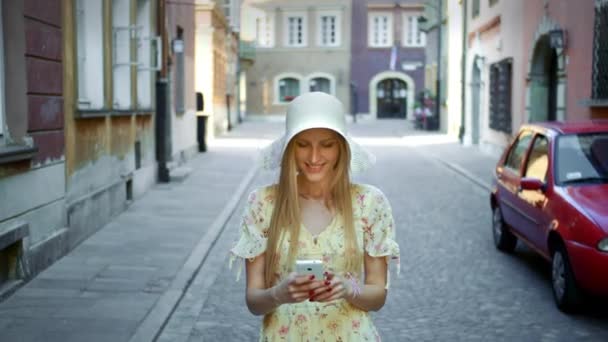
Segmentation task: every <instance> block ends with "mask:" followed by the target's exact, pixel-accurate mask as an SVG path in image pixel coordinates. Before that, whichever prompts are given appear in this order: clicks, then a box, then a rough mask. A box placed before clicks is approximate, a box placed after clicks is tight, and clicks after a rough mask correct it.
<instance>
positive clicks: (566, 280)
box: [551, 244, 581, 313]
mask: <svg viewBox="0 0 608 342" xmlns="http://www.w3.org/2000/svg"><path fill="white" fill-rule="evenodd" d="M551 283H552V285H553V286H552V287H551V288H552V289H553V298H554V299H555V303H556V304H557V307H558V308H559V309H560V310H562V311H563V312H566V313H571V312H574V311H576V309H577V308H578V307H579V306H580V302H581V295H580V291H579V289H578V286H577V285H576V279H574V273H573V272H572V267H571V266H570V260H569V259H568V253H567V252H566V248H565V247H564V246H563V245H561V244H560V245H558V246H557V248H556V249H555V251H554V252H553V258H552V261H551Z"/></svg>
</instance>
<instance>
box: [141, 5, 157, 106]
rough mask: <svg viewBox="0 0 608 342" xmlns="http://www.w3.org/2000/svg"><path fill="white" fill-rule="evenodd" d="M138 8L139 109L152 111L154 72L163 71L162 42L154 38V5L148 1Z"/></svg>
mask: <svg viewBox="0 0 608 342" xmlns="http://www.w3.org/2000/svg"><path fill="white" fill-rule="evenodd" d="M139 4H140V1H138V6H137V26H138V28H139V30H138V31H137V33H138V35H137V43H136V46H137V80H136V82H137V107H138V108H140V109H152V108H153V107H154V105H153V104H152V100H153V96H152V94H153V93H154V82H153V80H154V72H156V71H159V70H160V69H161V58H162V57H161V52H162V47H161V42H162V40H161V39H160V37H158V36H153V34H154V27H153V25H152V4H151V0H146V1H145V4H144V5H143V6H141V7H140V6H139Z"/></svg>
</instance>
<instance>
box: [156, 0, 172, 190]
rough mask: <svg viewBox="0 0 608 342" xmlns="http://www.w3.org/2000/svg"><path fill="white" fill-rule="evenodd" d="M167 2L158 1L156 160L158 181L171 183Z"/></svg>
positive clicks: (164, 0)
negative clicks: (168, 129) (168, 120)
mask: <svg viewBox="0 0 608 342" xmlns="http://www.w3.org/2000/svg"><path fill="white" fill-rule="evenodd" d="M165 12H166V0H158V11H157V17H156V29H157V32H158V34H159V35H160V36H161V41H162V44H161V46H162V49H163V50H162V54H161V55H162V57H161V62H160V63H161V69H160V71H157V72H156V116H155V135H156V139H155V140H156V160H157V162H158V181H159V182H160V183H169V169H168V168H167V160H168V158H167V151H168V148H167V139H168V137H170V135H169V134H167V132H166V131H167V127H168V125H167V113H168V112H169V108H168V101H167V100H168V94H167V91H168V88H169V87H168V82H169V81H168V79H167V55H168V54H167V49H168V48H167V30H166V27H165Z"/></svg>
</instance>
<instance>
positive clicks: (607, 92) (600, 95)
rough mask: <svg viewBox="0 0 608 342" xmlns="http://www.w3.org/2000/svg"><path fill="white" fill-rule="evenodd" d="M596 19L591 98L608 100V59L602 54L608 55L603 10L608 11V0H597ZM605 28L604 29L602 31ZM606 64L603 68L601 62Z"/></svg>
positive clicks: (606, 30) (607, 29)
mask: <svg viewBox="0 0 608 342" xmlns="http://www.w3.org/2000/svg"><path fill="white" fill-rule="evenodd" d="M594 11H595V19H594V25H593V52H592V55H593V60H592V66H591V99H592V100H595V101H608V85H607V84H606V82H607V81H608V76H607V75H606V71H608V65H607V63H608V61H606V58H605V57H604V56H602V55H608V41H607V39H608V28H606V25H608V20H606V22H602V18H603V17H604V16H603V15H602V11H606V12H608V1H596V5H595V9H594ZM607 14H608V13H607ZM602 29H603V31H601V30H602ZM602 63H603V64H604V67H603V69H604V70H601V64H602Z"/></svg>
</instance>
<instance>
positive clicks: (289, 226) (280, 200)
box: [264, 133, 363, 288]
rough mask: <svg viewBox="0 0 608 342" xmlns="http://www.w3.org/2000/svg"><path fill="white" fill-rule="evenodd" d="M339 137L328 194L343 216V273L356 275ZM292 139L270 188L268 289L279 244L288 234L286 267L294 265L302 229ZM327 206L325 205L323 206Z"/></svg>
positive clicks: (358, 264) (346, 157) (357, 254)
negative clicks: (276, 180)
mask: <svg viewBox="0 0 608 342" xmlns="http://www.w3.org/2000/svg"><path fill="white" fill-rule="evenodd" d="M336 136H337V137H339V138H338V148H339V155H338V161H337V163H336V166H335V167H334V169H333V175H332V176H333V179H332V181H331V183H330V191H329V193H330V195H331V198H332V199H333V208H334V209H335V210H336V214H337V215H341V216H342V222H343V224H344V239H345V247H346V248H345V251H344V253H345V255H348V256H349V257H347V258H346V271H347V272H351V273H353V274H358V273H359V272H360V271H361V268H362V261H363V253H362V252H361V251H360V250H359V248H358V243H357V235H356V233H355V226H354V218H353V205H352V195H351V183H350V175H349V165H350V151H349V149H348V145H347V144H346V140H345V139H344V138H343V137H342V136H341V135H340V134H337V133H336ZM294 141H295V139H291V141H290V142H289V144H288V145H287V147H286V149H285V152H284V153H283V159H282V160H281V171H280V176H279V182H278V184H277V185H275V186H274V187H273V189H272V190H273V191H274V195H275V196H274V198H275V205H274V209H273V212H272V217H271V220H270V228H269V230H268V240H267V245H266V257H265V265H264V281H265V284H266V287H267V288H270V287H272V286H273V285H274V284H275V282H276V281H277V279H276V273H277V270H278V267H279V257H280V250H281V245H282V244H283V241H284V239H285V236H286V235H287V234H288V235H289V236H290V237H291V238H290V241H289V253H288V255H287V263H288V265H293V264H294V262H295V258H296V255H297V254H298V240H299V239H298V237H299V235H300V229H301V222H302V221H301V217H300V204H299V195H298V180H297V166H296V160H295V143H294ZM327 204H329V203H326V205H327Z"/></svg>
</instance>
